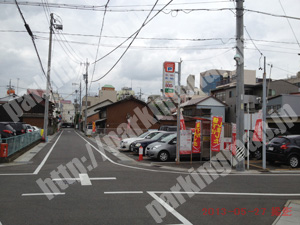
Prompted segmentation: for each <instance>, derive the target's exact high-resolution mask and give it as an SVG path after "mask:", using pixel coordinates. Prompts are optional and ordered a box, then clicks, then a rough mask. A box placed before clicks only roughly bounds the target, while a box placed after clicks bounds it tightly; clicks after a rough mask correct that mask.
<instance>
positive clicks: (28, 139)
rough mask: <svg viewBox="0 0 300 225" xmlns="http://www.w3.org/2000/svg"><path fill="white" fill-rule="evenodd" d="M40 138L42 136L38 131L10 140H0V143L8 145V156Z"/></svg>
mask: <svg viewBox="0 0 300 225" xmlns="http://www.w3.org/2000/svg"><path fill="white" fill-rule="evenodd" d="M41 138H42V136H41V132H40V131H33V132H30V133H26V134H22V135H18V136H14V137H10V138H2V143H7V144H8V153H7V156H10V155H12V154H14V153H16V152H18V151H20V150H21V149H23V148H25V147H27V146H28V145H31V144H32V143H34V142H35V141H37V140H39V139H41Z"/></svg>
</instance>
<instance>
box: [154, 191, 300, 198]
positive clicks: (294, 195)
mask: <svg viewBox="0 0 300 225" xmlns="http://www.w3.org/2000/svg"><path fill="white" fill-rule="evenodd" d="M151 192H152V193H156V194H195V195H238V196H273V197H290V196H293V197H299V196H300V193H284V194H282V193H237V192H185V191H151Z"/></svg>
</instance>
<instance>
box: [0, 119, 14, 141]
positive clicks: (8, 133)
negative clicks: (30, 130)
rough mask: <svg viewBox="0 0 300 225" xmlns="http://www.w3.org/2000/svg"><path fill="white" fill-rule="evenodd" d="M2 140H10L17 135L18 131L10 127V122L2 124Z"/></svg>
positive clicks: (0, 131) (0, 130)
mask: <svg viewBox="0 0 300 225" xmlns="http://www.w3.org/2000/svg"><path fill="white" fill-rule="evenodd" d="M0 134H1V138H10V137H13V136H15V135H16V130H15V129H14V128H13V127H12V126H11V125H9V122H0Z"/></svg>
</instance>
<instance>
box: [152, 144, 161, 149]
mask: <svg viewBox="0 0 300 225" xmlns="http://www.w3.org/2000/svg"><path fill="white" fill-rule="evenodd" d="M160 146H161V145H155V146H154V147H153V148H152V149H158V148H159V147H160Z"/></svg>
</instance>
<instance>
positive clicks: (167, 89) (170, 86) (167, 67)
mask: <svg viewBox="0 0 300 225" xmlns="http://www.w3.org/2000/svg"><path fill="white" fill-rule="evenodd" d="M163 93H164V95H165V97H170V98H172V97H173V96H174V94H175V62H164V64H163Z"/></svg>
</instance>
